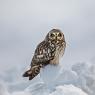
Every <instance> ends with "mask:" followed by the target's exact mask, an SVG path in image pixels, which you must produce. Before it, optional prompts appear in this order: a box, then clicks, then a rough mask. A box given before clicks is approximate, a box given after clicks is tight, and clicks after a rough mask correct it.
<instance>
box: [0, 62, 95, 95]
mask: <svg viewBox="0 0 95 95" xmlns="http://www.w3.org/2000/svg"><path fill="white" fill-rule="evenodd" d="M20 67H21V66H20ZM23 71H24V68H23V67H22V68H18V67H15V68H12V69H9V70H7V71H5V72H3V73H2V72H1V73H0V95H26V94H27V95H94V93H95V63H94V61H93V62H92V61H91V62H80V63H76V64H73V65H72V67H71V69H66V68H64V67H63V66H62V65H61V64H60V65H58V66H52V65H48V66H46V67H45V68H43V69H41V73H40V75H38V76H37V77H35V78H34V79H33V80H32V81H28V79H27V78H23V77H22V76H21V74H22V72H23ZM10 79H11V80H10Z"/></svg>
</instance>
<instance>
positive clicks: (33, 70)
mask: <svg viewBox="0 0 95 95" xmlns="http://www.w3.org/2000/svg"><path fill="white" fill-rule="evenodd" d="M65 47H66V42H65V37H64V34H63V33H62V32H61V30H59V29H52V30H51V31H49V33H48V34H47V35H46V37H45V39H44V40H43V41H42V42H41V43H40V44H39V45H38V46H37V48H36V50H35V53H34V56H33V58H32V61H31V67H30V69H29V70H27V71H26V72H25V73H24V74H23V77H29V80H32V79H33V78H34V77H35V76H37V75H38V74H39V73H40V70H41V68H44V67H45V66H47V65H48V64H51V65H54V66H57V65H58V64H59V60H60V58H61V57H62V56H63V54H64V51H65Z"/></svg>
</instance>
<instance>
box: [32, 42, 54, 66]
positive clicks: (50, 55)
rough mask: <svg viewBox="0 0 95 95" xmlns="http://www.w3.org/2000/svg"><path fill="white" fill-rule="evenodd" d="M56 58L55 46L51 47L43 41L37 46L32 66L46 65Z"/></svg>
mask: <svg viewBox="0 0 95 95" xmlns="http://www.w3.org/2000/svg"><path fill="white" fill-rule="evenodd" d="M54 56H55V45H53V44H52V45H50V43H48V42H46V41H43V42H41V43H40V44H39V45H38V46H37V48H36V50H35V54H34V56H33V59H32V63H31V65H33V63H36V64H40V63H41V64H43V65H46V64H47V63H48V62H49V61H50V60H53V59H54Z"/></svg>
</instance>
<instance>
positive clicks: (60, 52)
mask: <svg viewBox="0 0 95 95" xmlns="http://www.w3.org/2000/svg"><path fill="white" fill-rule="evenodd" d="M64 51H65V46H61V47H60V46H58V47H56V51H55V56H54V59H53V60H51V61H50V64H53V65H57V64H59V59H60V58H61V57H62V56H63V54H64Z"/></svg>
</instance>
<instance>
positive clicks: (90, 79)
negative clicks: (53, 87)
mask: <svg viewBox="0 0 95 95" xmlns="http://www.w3.org/2000/svg"><path fill="white" fill-rule="evenodd" d="M72 70H73V71H75V72H76V73H77V75H78V80H77V84H76V85H77V86H78V87H80V88H82V89H83V90H84V91H85V92H87V93H88V94H89V95H95V64H94V63H91V62H87V63H77V64H75V65H73V66H72Z"/></svg>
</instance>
